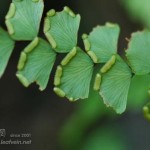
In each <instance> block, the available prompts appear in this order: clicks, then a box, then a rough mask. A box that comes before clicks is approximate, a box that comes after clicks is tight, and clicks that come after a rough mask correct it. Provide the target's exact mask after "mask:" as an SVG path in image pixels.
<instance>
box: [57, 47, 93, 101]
mask: <svg viewBox="0 0 150 150" xmlns="http://www.w3.org/2000/svg"><path fill="white" fill-rule="evenodd" d="M76 50H77V51H76V54H75V55H74V56H73V57H72V58H71V59H70V61H69V62H68V63H67V64H65V65H64V66H62V76H61V77H60V85H58V87H59V88H60V89H61V90H62V91H64V93H65V95H64V96H66V97H67V98H68V99H69V100H70V101H75V100H77V99H79V98H81V99H85V98H87V97H88V95H89V89H90V81H91V78H92V73H93V62H92V60H91V59H90V58H89V56H88V55H87V54H86V53H84V52H83V51H82V50H81V49H80V48H76ZM72 52H73V51H71V52H70V54H71V53H72ZM68 55H69V54H68ZM66 58H67V56H66ZM66 58H64V60H66ZM64 60H63V61H62V63H61V64H64ZM55 79H56V76H55ZM58 94H59V93H58Z"/></svg>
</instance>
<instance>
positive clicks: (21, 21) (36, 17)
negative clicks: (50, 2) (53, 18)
mask: <svg viewBox="0 0 150 150" xmlns="http://www.w3.org/2000/svg"><path fill="white" fill-rule="evenodd" d="M43 9H44V2H43V0H13V2H12V3H11V4H10V8H9V11H8V13H7V15H6V26H7V28H8V32H9V34H10V35H11V37H12V38H13V39H14V40H33V39H34V38H35V37H36V36H37V34H38V32H39V26H40V22H41V17H42V14H43Z"/></svg>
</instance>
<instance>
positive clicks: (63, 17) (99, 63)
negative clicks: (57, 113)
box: [0, 0, 150, 118]
mask: <svg viewBox="0 0 150 150" xmlns="http://www.w3.org/2000/svg"><path fill="white" fill-rule="evenodd" d="M43 8H44V2H43V0H13V1H12V3H11V4H10V8H9V11H8V13H7V15H6V21H5V22H6V26H7V29H8V33H7V32H6V31H4V30H3V29H2V28H0V76H2V74H3V72H4V70H5V68H6V65H7V63H8V60H9V58H10V55H11V53H12V50H13V48H14V43H15V42H14V41H20V40H31V43H30V44H29V45H27V46H26V47H25V48H24V50H23V51H22V52H21V54H20V59H19V62H18V66H17V68H18V71H17V73H16V76H17V77H18V79H19V80H20V82H21V83H22V84H23V85H24V86H25V87H28V86H29V85H30V84H31V83H33V82H36V83H37V84H38V85H39V89H40V90H44V89H45V88H46V87H47V83H48V80H49V77H50V73H51V70H52V68H53V65H54V63H55V59H56V56H57V53H66V56H65V58H64V59H63V60H62V61H61V63H60V65H59V66H58V67H57V69H56V73H55V77H54V92H55V93H56V94H57V95H59V96H61V97H67V98H68V99H69V100H70V101H76V100H78V99H85V98H88V97H89V92H90V90H91V89H90V87H91V86H92V87H93V88H94V90H96V91H97V93H99V95H100V96H101V97H102V98H103V100H104V103H105V104H106V105H107V106H108V107H113V109H114V110H115V111H116V112H117V113H122V112H124V111H125V109H126V104H127V99H128V91H129V88H130V83H131V80H132V77H133V76H134V75H144V74H149V73H150V59H149V56H150V31H148V30H144V31H141V32H136V33H134V34H132V37H131V39H130V41H129V44H128V45H129V46H128V48H127V50H126V58H127V59H126V60H123V59H122V58H121V56H119V54H118V53H117V45H118V38H119V32H120V28H119V26H118V25H117V24H113V23H106V24H105V25H103V26H97V27H95V28H94V29H93V30H92V32H91V33H89V35H88V34H85V33H84V34H83V35H82V39H83V43H84V49H85V51H84V50H82V49H81V48H80V47H78V44H77V41H78V29H79V25H80V15H79V14H77V15H76V14H75V13H74V12H73V11H72V10H71V9H70V8H69V7H64V9H63V10H62V11H61V12H56V11H55V10H54V9H52V10H50V11H48V12H47V15H46V17H45V20H44V29H43V33H44V34H45V36H46V39H47V41H46V40H44V39H42V38H40V37H38V32H39V27H40V21H41V17H42V13H43ZM96 68H98V69H97V70H98V71H96V75H95V73H94V72H95V70H96ZM93 76H95V77H94V78H95V81H94V84H93V83H92V82H91V80H92V78H93ZM144 112H145V116H146V117H147V116H148V117H147V118H150V117H149V105H148V106H145V107H144Z"/></svg>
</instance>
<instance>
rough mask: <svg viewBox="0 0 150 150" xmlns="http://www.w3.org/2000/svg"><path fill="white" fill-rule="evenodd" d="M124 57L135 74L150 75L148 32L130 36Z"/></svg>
mask: <svg viewBox="0 0 150 150" xmlns="http://www.w3.org/2000/svg"><path fill="white" fill-rule="evenodd" d="M126 55H127V58H128V61H129V63H130V65H131V67H132V70H133V72H134V73H135V74H137V75H143V74H148V73H150V32H149V31H148V30H144V31H142V32H136V33H134V34H132V37H131V40H130V42H129V46H128V49H127V51H126Z"/></svg>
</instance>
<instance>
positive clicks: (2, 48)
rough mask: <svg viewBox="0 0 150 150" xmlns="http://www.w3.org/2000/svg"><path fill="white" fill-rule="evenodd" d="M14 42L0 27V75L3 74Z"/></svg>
mask: <svg viewBox="0 0 150 150" xmlns="http://www.w3.org/2000/svg"><path fill="white" fill-rule="evenodd" d="M14 44H15V42H14V41H13V40H12V39H11V38H10V37H9V35H8V33H7V32H5V31H4V30H3V29H2V28H1V27H0V77H1V76H2V75H3V73H4V71H5V68H6V66H7V63H8V61H9V58H10V55H11V53H12V51H13V49H14Z"/></svg>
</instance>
